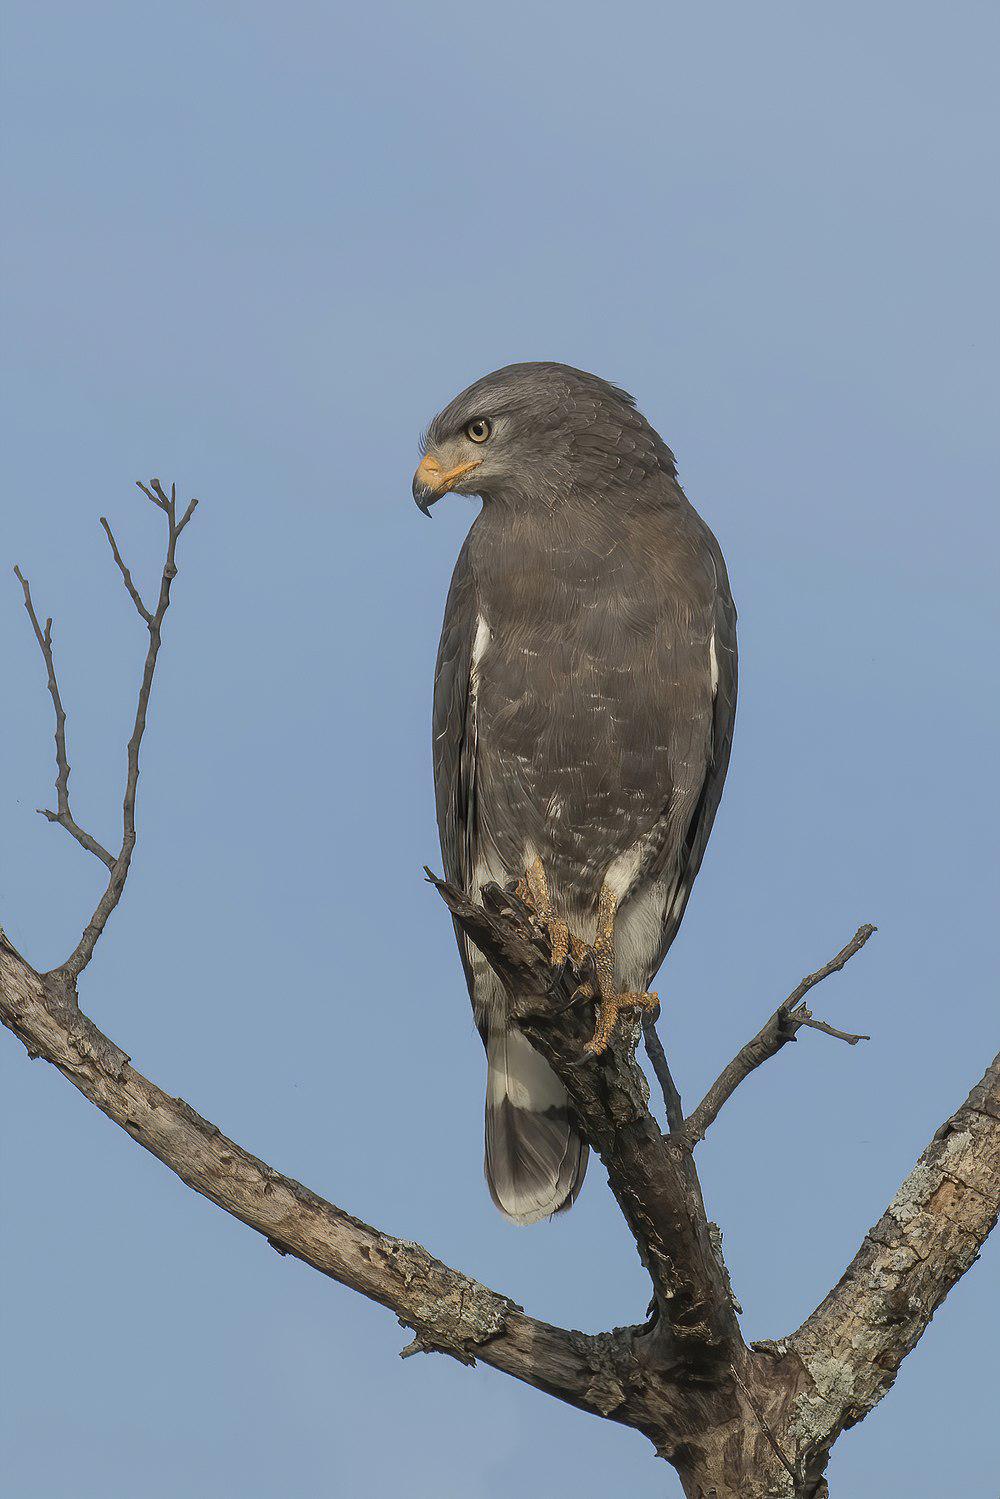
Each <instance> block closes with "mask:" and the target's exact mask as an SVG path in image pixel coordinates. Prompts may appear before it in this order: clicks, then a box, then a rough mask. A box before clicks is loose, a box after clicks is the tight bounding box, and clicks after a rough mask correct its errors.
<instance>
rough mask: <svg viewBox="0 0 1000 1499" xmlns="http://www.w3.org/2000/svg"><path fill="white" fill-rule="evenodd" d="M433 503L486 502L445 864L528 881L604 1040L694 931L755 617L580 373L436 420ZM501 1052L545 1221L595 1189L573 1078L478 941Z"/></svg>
mask: <svg viewBox="0 0 1000 1499" xmlns="http://www.w3.org/2000/svg"><path fill="white" fill-rule="evenodd" d="M422 451H423V453H424V454H425V456H424V458H423V461H422V462H421V464H420V466H419V468H418V469H417V472H416V475H415V477H414V481H413V496H414V499H415V500H416V502H417V504H418V505H419V506H420V508H421V510H423V511H424V512H425V513H428V514H429V512H430V506H431V505H432V504H434V503H435V501H436V500H438V499H439V498H440V497H441V495H443V494H445V493H446V492H448V491H457V492H458V493H460V494H467V495H479V496H481V498H482V501H483V504H482V509H481V511H480V513H479V515H478V517H477V518H476V520H475V521H474V523H473V525H472V527H471V529H470V531H469V534H468V537H467V539H466V541H465V544H464V546H463V547H462V550H461V554H460V556H459V559H458V563H457V565H456V567H455V573H454V577H453V578H452V583H451V589H450V592H449V594H448V602H447V605H446V608H445V615H444V626H443V630H442V635H441V644H440V649H439V653H438V659H437V669H436V674H435V681H434V713H433V735H434V780H435V790H436V797H437V817H438V827H439V830H440V834H441V847H442V853H443V858H444V867H445V873H446V876H447V878H448V879H449V880H451V881H452V882H453V883H455V884H457V885H459V886H460V887H461V888H462V889H463V890H464V891H465V892H466V893H467V894H469V895H470V896H472V897H473V898H476V899H478V898H479V896H480V892H481V891H482V889H483V887H484V886H485V885H487V884H489V883H490V882H493V881H495V882H497V883H499V884H501V885H507V884H509V883H511V882H514V881H517V882H518V885H517V888H518V890H519V892H520V893H521V894H522V895H523V897H524V898H525V899H526V900H527V901H528V902H529V904H530V905H531V907H532V909H533V910H534V913H535V915H536V916H537V918H538V919H539V920H540V922H541V923H542V924H543V926H544V927H545V928H546V929H547V932H548V936H549V940H550V942H551V945H552V956H553V962H554V963H556V964H558V965H561V963H562V962H563V961H564V960H565V957H566V952H567V947H568V946H569V947H571V949H572V951H573V953H574V955H575V956H576V957H577V958H578V959H580V960H582V959H583V955H584V953H585V952H586V951H589V952H590V953H591V954H592V957H593V968H594V969H595V970H596V975H597V981H598V986H599V1005H598V1011H597V1022H596V1030H595V1034H594V1038H593V1040H592V1041H591V1042H590V1045H589V1047H588V1051H589V1052H590V1053H591V1054H594V1055H596V1054H598V1053H600V1052H601V1051H603V1050H604V1048H605V1047H606V1046H607V1044H608V1041H609V1040H610V1038H611V1036H612V1034H613V1031H614V1027H615V1024H616V1022H617V1019H618V1017H619V1015H620V1014H621V1013H622V1012H627V1011H631V1012H632V1013H633V1014H636V1013H638V1012H640V1011H642V1010H650V1009H655V1007H656V1003H657V1000H656V996H655V995H651V994H649V993H648V988H649V984H650V982H651V980H652V978H653V975H654V974H655V973H656V971H657V969H658V968H659V967H660V964H661V963H662V962H663V959H664V957H665V955H666V953H667V950H668V948H669V947H670V944H671V943H672V942H673V940H674V937H675V936H676V935H677V929H678V926H679V925H680V921H681V918H682V916H683V914H684V909H685V906H686V905H687V902H688V898H689V896H690V894H691V885H692V883H693V881H694V878H695V876H696V874H697V873H698V868H699V866H700V864H701V861H702V856H703V854H704V852H705V845H706V842H707V841H708V835H709V832H710V831H711V827H712V823H713V820H714V818H715V813H716V809H717V807H718V805H719V798H720V796H721V794H722V784H723V781H724V779H725V775H726V768H727V765H728V761H729V750H730V744H731V741H732V732H733V718H734V714H735V709H736V611H735V608H734V606H733V601H732V596H731V594H730V590H729V580H728V577H727V574H726V566H725V563H724V561H723V558H722V553H721V551H720V549H719V544H718V542H717V541H716V539H715V537H714V536H713V535H712V532H711V531H710V530H709V528H708V526H707V525H706V524H705V522H704V521H703V520H702V519H701V518H700V516H699V515H698V514H697V512H696V511H695V510H694V508H693V506H692V505H691V504H690V503H689V501H688V500H687V498H686V496H685V494H684V492H683V490H682V489H681V487H680V484H679V483H678V480H677V468H676V464H675V462H674V456H673V454H672V453H671V451H670V449H669V448H668V447H667V445H666V443H664V442H663V440H662V439H661V438H660V437H659V435H658V434H657V433H656V432H655V431H654V430H653V428H652V427H651V426H650V424H649V422H648V421H646V419H645V417H643V416H642V415H641V414H640V413H639V412H638V411H637V410H636V406H635V401H634V400H633V398H632V397H631V396H630V395H628V394H627V392H625V391H624V390H620V389H619V388H618V387H617V386H615V385H612V384H609V383H608V382H607V381H605V380H602V379H599V378H598V377H597V376H596V375H590V374H586V373H584V372H583V371H582V370H577V369H572V368H571V367H569V366H568V365H563V364H549V363H537V364H514V365H510V366H508V367H507V368H505V369H501V370H497V371H496V372H495V373H493V374H490V375H486V376H484V377H483V378H482V379H481V380H477V381H476V383H475V384H474V385H471V386H469V388H468V389H467V390H464V391H463V392H462V393H461V395H458V396H456V397H455V399H454V400H453V401H452V402H451V404H450V405H448V406H446V407H445V408H444V410H443V411H442V412H441V413H440V414H439V415H438V416H436V417H435V418H434V420H433V421H432V422H431V425H430V427H429V428H428V430H427V433H426V435H425V438H424V441H423V444H422ZM458 938H459V949H460V952H461V957H462V963H463V967H464V969H465V976H466V980H467V982H468V986H469V992H470V995H471V998H472V1007H473V1012H474V1015H475V1019H476V1023H477V1026H478V1028H479V1031H480V1034H481V1035H482V1038H483V1042H484V1044H485V1047H486V1057H487V1082H486V1177H487V1181H488V1183H489V1188H490V1193H491V1195H492V1197H493V1201H494V1202H495V1203H496V1205H497V1207H498V1208H499V1209H500V1210H501V1212H502V1213H504V1214H505V1215H506V1216H507V1217H508V1218H509V1219H511V1220H513V1222H515V1223H534V1222H537V1221H538V1220H539V1219H542V1218H547V1217H549V1216H551V1215H552V1214H554V1213H557V1212H559V1211H560V1210H562V1209H564V1208H568V1207H569V1206H570V1205H571V1204H572V1203H573V1201H574V1200H575V1198H576V1196H577V1194H578V1193H579V1191H580V1187H581V1185H582V1182H583V1177H584V1173H585V1171H586V1167H587V1146H586V1144H585V1142H584V1141H583V1140H582V1139H581V1138H580V1135H579V1133H578V1132H577V1130H576V1128H575V1127H574V1122H573V1119H572V1116H571V1113H570V1110H569V1105H568V1099H567V1095H566V1091H565V1089H564V1088H563V1086H562V1084H561V1083H560V1081H559V1079H558V1077H557V1076H556V1074H555V1072H554V1071H553V1070H552V1068H551V1067H550V1066H549V1065H548V1063H547V1062H546V1061H545V1060H544V1058H543V1057H542V1056H541V1055H540V1054H539V1053H538V1052H537V1051H535V1050H534V1048H533V1047H532V1046H531V1045H530V1044H529V1042H528V1041H527V1039H526V1038H525V1037H524V1035H523V1034H522V1033H521V1032H520V1031H519V1030H518V1028H517V1026H516V1025H515V1024H514V1023H513V1022H512V1020H511V1019H510V1017H509V1014H508V1004H507V999H506V995H505V992H504V989H503V987H502V985H501V983H500V981H499V979H498V978H497V977H496V975H495V974H494V972H493V970H492V969H491V968H490V967H489V966H488V964H487V963H486V961H485V959H484V958H483V956H482V954H481V953H480V952H479V951H478V950H477V949H476V948H475V946H474V945H473V944H471V943H470V942H469V941H468V940H467V939H466V938H465V937H464V936H463V935H462V933H461V932H458Z"/></svg>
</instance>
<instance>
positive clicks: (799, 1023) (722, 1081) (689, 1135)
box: [684, 926, 875, 1145]
mask: <svg viewBox="0 0 1000 1499" xmlns="http://www.w3.org/2000/svg"><path fill="white" fill-rule="evenodd" d="M874 931H875V927H873V926H860V927H858V930H857V931H856V932H855V934H854V936H853V937H852V938H851V940H850V942H848V944H847V946H846V947H842V948H841V949H840V952H839V953H837V955H836V957H835V958H831V959H830V961H829V963H824V964H823V967H822V968H817V970H816V972H815V973H808V974H806V976H805V978H804V979H802V981H801V982H800V983H799V984H797V985H796V987H795V988H794V989H793V990H792V992H791V994H789V996H788V998H787V999H785V1000H782V1002H781V1004H780V1005H779V1006H778V1008H777V1009H776V1010H775V1012H774V1014H773V1015H772V1016H771V1018H770V1019H769V1020H768V1021H767V1022H766V1023H765V1024H764V1025H763V1026H762V1027H761V1029H760V1030H759V1031H758V1032H757V1034H756V1036H754V1037H753V1039H752V1040H750V1041H748V1042H747V1043H746V1045H745V1046H743V1047H741V1048H740V1050H739V1051H738V1052H737V1054H736V1056H735V1057H734V1058H733V1060H732V1061H731V1062H730V1063H729V1065H728V1066H727V1067H726V1068H724V1069H723V1071H722V1072H721V1073H720V1074H719V1076H718V1077H717V1078H716V1080H715V1082H714V1083H713V1084H712V1086H711V1087H710V1088H709V1090H708V1092H707V1093H706V1094H705V1097H704V1098H703V1099H702V1101H701V1103H700V1104H699V1105H698V1107H697V1108H696V1109H695V1110H694V1111H693V1113H692V1114H690V1115H689V1117H688V1118H687V1120H686V1121H685V1123H684V1136H685V1138H686V1139H687V1141H688V1142H689V1144H691V1145H696V1144H697V1143H698V1141H699V1140H703V1139H704V1138H705V1135H706V1134H707V1133H708V1130H709V1129H710V1127H711V1125H712V1124H713V1123H714V1122H715V1119H716V1117H717V1116H718V1114H719V1111H720V1110H721V1109H722V1106H723V1105H724V1104H725V1103H726V1101H727V1100H728V1099H729V1098H731V1097H732V1095H733V1094H734V1093H735V1092H736V1089H737V1088H738V1087H739V1085H740V1083H742V1082H744V1081H745V1080H746V1078H748V1077H749V1076H750V1074H751V1072H755V1071H756V1069H757V1068H758V1067H760V1066H761V1065H762V1064H763V1063H764V1062H766V1061H768V1060H769V1059H770V1058H771V1057H773V1056H776V1055H777V1053H778V1052H779V1051H780V1050H781V1048H782V1047H783V1046H787V1044H788V1042H789V1041H794V1040H795V1036H796V1033H797V1032H798V1031H799V1030H800V1029H801V1028H802V1027H803V1026H808V1027H809V1028H810V1029H812V1030H815V1031H823V1032H824V1033H825V1034H826V1035H828V1036H836V1037H837V1039H838V1040H840V1041H846V1042H847V1044H848V1045H849V1046H856V1045H857V1044H858V1042H859V1041H867V1040H869V1039H870V1038H869V1037H868V1036H855V1035H852V1034H851V1032H849V1031H838V1030H836V1029H835V1028H834V1027H833V1026H832V1025H828V1024H827V1022H826V1021H825V1020H817V1019H816V1018H815V1017H814V1015H813V1013H812V1011H811V1010H809V1009H807V1008H806V1005H805V1003H804V1000H805V996H806V995H807V994H808V993H809V990H810V989H814V988H815V987H816V985H817V984H819V983H822V981H823V979H825V978H829V976H830V974H831V973H839V972H840V970H841V969H842V968H843V967H844V965H845V964H846V963H848V962H849V961H850V959H851V958H853V957H854V954H855V953H857V952H860V951H861V949H862V948H863V947H864V945H865V943H866V942H867V941H868V939H869V937H870V936H871V935H872V934H873V932H874Z"/></svg>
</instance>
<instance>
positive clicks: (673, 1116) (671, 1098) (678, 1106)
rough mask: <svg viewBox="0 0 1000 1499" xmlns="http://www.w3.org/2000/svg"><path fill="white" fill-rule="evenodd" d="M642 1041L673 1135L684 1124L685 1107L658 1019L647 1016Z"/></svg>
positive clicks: (643, 1026)
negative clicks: (662, 1039) (661, 1038)
mask: <svg viewBox="0 0 1000 1499" xmlns="http://www.w3.org/2000/svg"><path fill="white" fill-rule="evenodd" d="M642 1039H643V1042H644V1043H645V1047H646V1055H647V1056H648V1058H649V1060H650V1064H651V1066H652V1068H653V1071H654V1073H655V1074H656V1081H657V1082H658V1083H659V1085H660V1092H661V1093H662V1094H663V1107H664V1109H665V1110H666V1114H667V1128H668V1129H669V1130H670V1132H671V1133H674V1132H675V1131H676V1130H679V1129H680V1127H681V1125H682V1124H683V1123H684V1105H683V1104H682V1103H681V1095H680V1093H679V1092H678V1091H677V1084H676V1083H675V1082H674V1079H673V1076H672V1074H671V1071H670V1065H669V1063H668V1062H667V1054H666V1052H665V1051H664V1050H663V1042H662V1041H661V1040H660V1033H659V1031H658V1030H657V1029H656V1017H655V1016H652V1015H649V1016H646V1017H645V1019H644V1020H643V1022H642Z"/></svg>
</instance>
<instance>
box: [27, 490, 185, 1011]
mask: <svg viewBox="0 0 1000 1499" xmlns="http://www.w3.org/2000/svg"><path fill="white" fill-rule="evenodd" d="M138 487H139V488H140V489H141V490H142V492H143V494H144V495H146V496H147V498H148V499H150V500H151V501H152V502H153V504H154V505H155V506H156V508H157V509H158V510H162V512H163V513H164V515H165V516H166V518H167V545H166V556H165V558H164V562H163V569H162V572H161V574H160V587H159V593H158V595H157V600H156V607H155V609H153V610H152V611H150V610H149V609H147V607H146V605H145V604H144V603H143V601H142V597H141V595H140V593H139V590H138V589H137V587H136V585H135V583H134V582H133V580H132V574H131V572H130V571H129V569H128V567H127V566H126V564H125V562H124V560H123V558H122V555H121V552H120V551H119V549H118V543H117V542H116V540H115V537H114V534H113V532H112V530H111V527H110V525H109V524H108V522H107V520H106V518H105V517H104V516H103V515H102V516H101V525H102V526H103V528H104V532H105V535H106V536H107V538H108V541H109V543H110V545H111V552H112V555H113V557H114V559H115V562H116V564H117V566H118V570H119V572H120V573H121V575H122V580H123V582H124V584H125V588H126V590H127V591H128V595H129V597H130V598H131V600H132V602H133V604H134V605H135V607H136V610H137V612H138V614H139V617H140V618H141V619H142V620H143V622H144V624H145V625H146V628H147V630H148V632H149V644H148V646H147V649H146V659H145V662H144V663H143V669H142V678H141V681H140V684H139V695H138V701H137V703H136V711H135V719H134V721H133V725H132V733H131V736H130V738H129V742H128V748H127V751H126V757H125V759H126V766H125V795H124V799H123V802H122V840H121V845H120V847H119V850H118V853H117V854H111V853H109V852H108V850H107V849H106V848H105V847H104V846H103V844H101V843H99V842H98V840H97V839H96V838H95V837H93V835H92V834H91V833H88V832H87V831H86V830H85V829H84V828H82V827H80V825H79V824H78V823H77V821H76V819H75V818H74V817H73V814H72V811H71V810H70V803H69V774H70V767H69V759H68V756H67V751H66V711H65V709H64V707H63V703H62V697H61V694H60V692H59V683H58V680H57V677H56V668H55V660H54V657H53V652H52V620H51V619H47V620H46V621H45V625H44V627H43V626H42V625H41V624H40V623H39V620H38V615H37V614H36V612H35V606H34V604H33V602H32V598H31V588H30V586H29V583H28V580H27V578H26V577H25V576H24V575H23V573H22V572H21V570H20V568H18V567H15V569H14V572H15V573H16V574H17V578H18V581H19V582H20V584H21V588H22V590H23V592H24V607H25V609H26V610H27V611H28V617H29V619H30V620H31V626H32V629H33V631H34V634H35V639H36V640H37V641H38V646H39V649H40V650H41V653H42V658H43V660H44V662H45V669H46V672H47V675H48V687H49V695H50V697H51V698H52V706H53V708H54V710H55V716H56V731H55V740H56V811H54V812H52V811H50V810H48V809H45V808H39V811H40V812H41V814H42V816H43V817H47V818H48V820H49V822H56V823H58V824H59V826H60V827H63V828H65V829H66V831H67V832H68V833H69V834H70V835H71V836H72V837H73V838H75V839H76V841H77V843H79V844H80V846H81V848H84V849H86V850H87V852H88V853H91V854H93V855H94V856H95V858H98V859H100V861H101V863H102V864H103V865H105V867H106V868H107V869H108V870H109V871H110V878H109V880H108V884H107V887H106V889H105V891H104V894H103V895H102V896H101V898H100V900H99V901H98V903H97V906H96V908H95V910H94V913H93V915H92V916H91V918H90V920H89V921H88V923H87V925H86V927H85V928H84V931H83V935H82V937H81V938H80V941H79V942H78V943H77V945H76V947H75V948H74V950H73V952H72V953H71V954H70V956H69V957H68V958H67V959H66V961H65V963H63V964H61V965H60V966H59V968H58V969H56V970H54V972H55V973H57V974H58V975H59V976H60V977H61V978H62V979H63V980H64V981H65V982H66V983H68V984H69V986H70V988H71V989H72V987H73V986H74V985H75V983H76V980H77V979H78V978H79V976H80V974H81V973H82V972H83V970H84V969H85V968H86V966H87V964H88V963H89V962H90V960H91V958H92V957H93V954H94V948H95V947H96V945H97V942H98V940H99V938H100V936H101V933H102V932H103V931H104V928H105V927H106V926H107V923H108V919H109V917H110V916H111V913H112V911H113V910H114V909H115V907H116V906H117V904H118V902H119V901H120V900H121V896H122V891H123V890H124V889H125V880H126V878H127V876H128V871H129V865H130V863H131V861H132V854H133V852H134V851H135V805H136V796H137V794H138V789H139V751H140V749H141V747H142V740H143V735H144V734H145V732H146V718H147V714H148V712H149V699H150V694H151V692H152V689H153V677H154V674H155V672H156V661H157V657H158V655H159V652H160V643H161V639H162V629H163V620H164V617H165V615H166V612H167V609H168V608H169V607H170V588H171V584H172V583H173V580H174V578H175V577H176V576H177V541H178V538H179V537H180V534H181V532H182V531H183V530H184V527H185V526H186V525H187V523H188V521H189V520H190V519H191V517H192V515H193V514H194V512H195V508H196V506H197V504H198V501H197V500H191V501H190V502H189V504H188V506H187V509H186V510H185V511H184V513H183V514H182V515H181V516H180V518H179V519H178V515H177V489H176V486H175V485H173V484H172V485H171V486H170V494H169V495H168V494H167V493H166V492H165V490H164V488H163V486H162V484H161V483H160V481H159V479H152V480H151V481H150V483H149V485H146V484H143V483H141V482H140V483H139V486H138Z"/></svg>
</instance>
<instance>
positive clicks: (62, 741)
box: [14, 567, 115, 869]
mask: <svg viewBox="0 0 1000 1499" xmlns="http://www.w3.org/2000/svg"><path fill="white" fill-rule="evenodd" d="M14 574H15V576H16V578H17V580H18V582H19V583H20V585H21V589H22V591H23V593H24V607H25V609H26V610H27V611H28V618H29V619H30V620H31V628H32V630H33V631H34V633H35V639H36V640H37V641H38V648H39V650H40V651H41V653H42V659H43V661H44V662H45V671H46V674H47V677H48V688H49V696H50V697H51V699H52V707H53V708H54V710H55V715H56V732H55V740H56V808H57V810H56V811H55V812H53V811H52V810H51V808H49V807H37V808H36V811H37V812H38V814H39V815H40V816H41V817H45V818H47V819H48V821H49V822H57V823H58V824H59V826H60V827H63V828H65V829H66V831H67V833H69V834H70V835H71V837H73V838H75V839H76V841H77V843H79V845H80V847H81V848H84V849H86V851H87V852H88V853H89V854H93V855H94V856H95V858H98V859H100V861H101V863H102V864H104V865H106V866H107V868H108V869H113V868H114V863H115V858H114V854H109V853H108V850H107V849H106V848H105V847H104V846H103V844H101V843H98V841H97V839H96V838H94V837H93V836H92V835H91V834H90V833H88V832H87V831H86V829H85V828H81V827H80V825H79V823H78V822H77V821H76V819H75V818H74V816H73V813H72V811H71V810H70V804H69V772H70V765H69V757H68V755H67V752H66V710H65V708H64V707H63V703H62V697H61V695H60V692H59V681H58V678H57V677H56V663H55V657H54V655H53V651H52V620H51V619H46V621H45V627H44V629H43V628H42V626H41V624H39V621H38V615H37V614H36V613H35V606H34V603H33V602H32V598H31V585H30V584H29V582H28V580H27V578H26V577H25V576H24V574H23V573H22V571H21V569H20V568H19V567H15V568H14Z"/></svg>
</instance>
